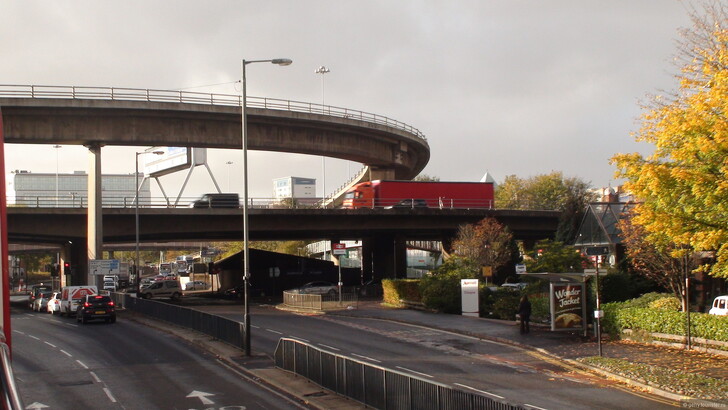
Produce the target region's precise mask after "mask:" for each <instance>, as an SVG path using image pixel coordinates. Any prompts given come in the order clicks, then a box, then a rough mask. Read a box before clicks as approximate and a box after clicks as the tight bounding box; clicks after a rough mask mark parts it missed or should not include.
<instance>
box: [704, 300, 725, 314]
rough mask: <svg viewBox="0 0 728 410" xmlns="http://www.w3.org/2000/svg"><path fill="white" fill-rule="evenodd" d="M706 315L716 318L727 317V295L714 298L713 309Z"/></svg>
mask: <svg viewBox="0 0 728 410" xmlns="http://www.w3.org/2000/svg"><path fill="white" fill-rule="evenodd" d="M708 313H710V314H711V315H717V316H728V295H726V296H718V297H717V298H715V300H713V307H711V308H710V311H709V312H708Z"/></svg>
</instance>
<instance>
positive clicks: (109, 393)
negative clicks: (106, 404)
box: [104, 387, 116, 403]
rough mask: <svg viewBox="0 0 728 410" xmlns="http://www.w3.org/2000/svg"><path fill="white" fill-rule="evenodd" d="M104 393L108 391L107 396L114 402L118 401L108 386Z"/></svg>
mask: <svg viewBox="0 0 728 410" xmlns="http://www.w3.org/2000/svg"><path fill="white" fill-rule="evenodd" d="M104 393H106V397H108V398H109V400H111V402H112V403H116V399H115V398H114V395H113V394H111V390H109V389H108V388H106V387H104Z"/></svg>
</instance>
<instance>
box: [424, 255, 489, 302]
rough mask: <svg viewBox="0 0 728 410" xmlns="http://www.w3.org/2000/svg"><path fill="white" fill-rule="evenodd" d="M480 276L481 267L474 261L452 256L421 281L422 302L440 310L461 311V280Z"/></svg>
mask: <svg viewBox="0 0 728 410" xmlns="http://www.w3.org/2000/svg"><path fill="white" fill-rule="evenodd" d="M479 277H480V271H479V267H478V266H477V265H476V264H475V263H474V262H473V261H470V260H468V259H465V258H451V259H449V260H448V261H447V262H445V263H444V264H442V265H441V266H440V267H438V268H437V269H435V271H434V272H432V274H430V275H427V276H425V277H423V278H422V280H421V281H420V289H419V291H420V294H421V295H422V303H424V304H425V307H427V308H428V309H434V310H437V311H439V312H444V313H460V312H461V309H462V299H461V291H460V280H461V279H473V278H479Z"/></svg>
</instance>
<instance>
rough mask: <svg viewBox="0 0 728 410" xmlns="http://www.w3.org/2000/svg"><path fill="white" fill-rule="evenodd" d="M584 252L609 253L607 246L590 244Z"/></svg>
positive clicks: (591, 253)
mask: <svg viewBox="0 0 728 410" xmlns="http://www.w3.org/2000/svg"><path fill="white" fill-rule="evenodd" d="M586 254H587V255H589V256H599V255H609V246H592V247H589V248H586Z"/></svg>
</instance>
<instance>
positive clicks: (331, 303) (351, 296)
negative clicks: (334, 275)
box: [283, 286, 359, 310]
mask: <svg viewBox="0 0 728 410" xmlns="http://www.w3.org/2000/svg"><path fill="white" fill-rule="evenodd" d="M358 303H359V296H358V295H357V293H356V288H354V287H349V286H347V287H342V289H341V297H339V293H338V292H334V293H330V294H325V295H317V294H307V293H296V292H288V291H283V304H284V305H286V306H288V307H291V308H297V309H307V310H327V309H342V308H343V307H348V306H352V307H357V306H358Z"/></svg>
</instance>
